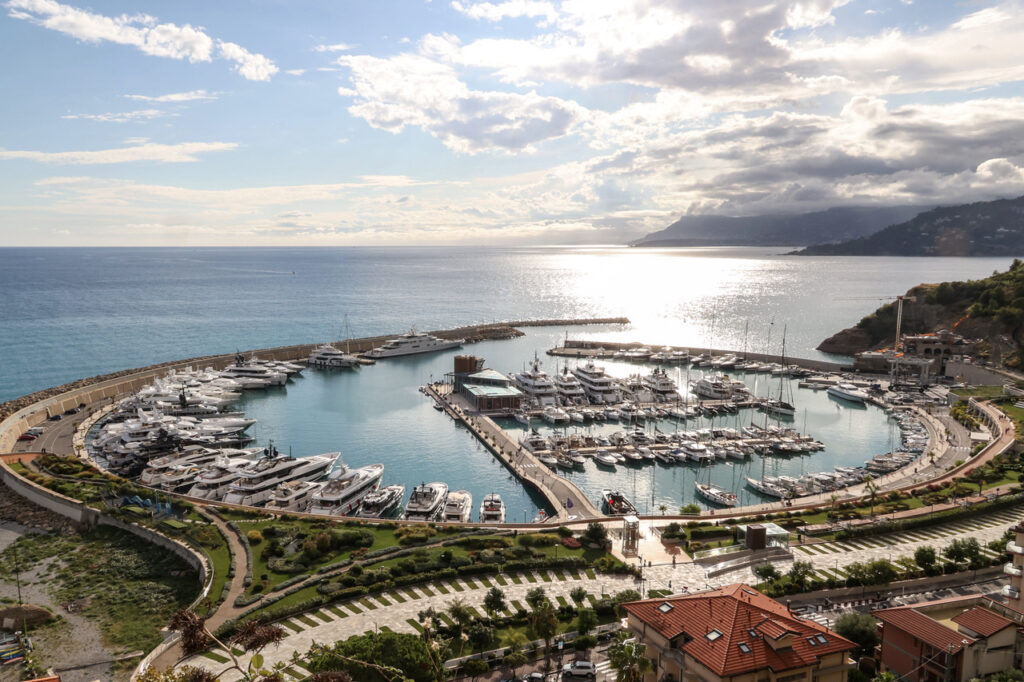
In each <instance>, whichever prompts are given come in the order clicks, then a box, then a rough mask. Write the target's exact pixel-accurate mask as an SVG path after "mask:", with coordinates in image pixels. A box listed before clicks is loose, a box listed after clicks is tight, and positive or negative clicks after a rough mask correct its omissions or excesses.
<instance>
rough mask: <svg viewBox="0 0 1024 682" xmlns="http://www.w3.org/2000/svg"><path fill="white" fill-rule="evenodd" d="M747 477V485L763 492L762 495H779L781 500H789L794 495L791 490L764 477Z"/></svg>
mask: <svg viewBox="0 0 1024 682" xmlns="http://www.w3.org/2000/svg"><path fill="white" fill-rule="evenodd" d="M746 478H747V485H748V486H750V487H751V488H753V489H754V490H756V491H757V492H759V493H761V494H762V495H767V496H768V497H777V498H779V499H781V500H787V499H789V498H790V497H792V496H793V493H792V492H791V491H789V490H787V489H785V488H783V487H782V486H779V485H776V484H774V483H769V482H768V481H765V480H763V479H757V478H753V477H751V476H747V477H746Z"/></svg>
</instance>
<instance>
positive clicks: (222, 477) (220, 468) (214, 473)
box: [188, 455, 252, 500]
mask: <svg viewBox="0 0 1024 682" xmlns="http://www.w3.org/2000/svg"><path fill="white" fill-rule="evenodd" d="M249 464H252V460H251V459H248V458H241V457H235V458H228V457H225V456H223V455H222V456H220V457H218V458H217V459H216V460H215V461H214V462H213V464H210V465H207V466H206V468H203V469H200V470H199V473H198V474H196V476H195V477H194V481H195V482H194V483H193V485H192V487H191V488H189V490H188V496H189V497H198V498H202V499H204V500H219V499H221V498H222V497H224V495H225V493H227V490H228V486H229V485H231V484H232V483H234V482H235V481H236V480H237V479H238V477H239V476H240V475H241V471H242V468H243V467H245V466H247V465H249Z"/></svg>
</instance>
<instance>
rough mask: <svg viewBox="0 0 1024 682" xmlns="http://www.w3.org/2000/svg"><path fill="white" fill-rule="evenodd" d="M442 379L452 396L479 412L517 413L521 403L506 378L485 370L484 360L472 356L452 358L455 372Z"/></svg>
mask: <svg viewBox="0 0 1024 682" xmlns="http://www.w3.org/2000/svg"><path fill="white" fill-rule="evenodd" d="M446 378H447V379H448V380H449V381H450V383H451V384H452V390H453V391H454V392H455V393H457V394H459V395H461V396H462V397H463V398H465V399H466V400H467V401H468V402H469V404H470V405H471V406H472V407H473V408H474V409H476V410H479V411H481V412H484V411H486V412H490V411H494V410H518V409H519V406H520V404H521V402H522V400H523V392H522V391H520V390H519V389H518V388H516V387H515V385H514V381H513V380H512V379H511V378H510V377H507V376H505V375H504V374H502V373H501V372H499V371H497V370H494V369H487V368H485V367H484V359H483V358H478V357H475V356H473V355H457V356H455V369H454V371H453V372H451V373H450V374H448V375H447V376H446Z"/></svg>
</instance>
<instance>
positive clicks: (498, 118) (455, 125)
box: [338, 54, 586, 153]
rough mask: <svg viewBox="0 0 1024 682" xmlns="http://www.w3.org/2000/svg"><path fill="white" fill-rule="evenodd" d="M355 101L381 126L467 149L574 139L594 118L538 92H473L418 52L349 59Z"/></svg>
mask: <svg viewBox="0 0 1024 682" xmlns="http://www.w3.org/2000/svg"><path fill="white" fill-rule="evenodd" d="M338 63H339V64H341V65H342V66H346V67H348V68H349V69H350V70H351V81H352V87H351V88H341V89H339V94H341V95H345V96H355V97H356V102H355V103H353V104H352V105H351V106H350V107H349V109H348V110H349V113H351V114H352V115H354V116H358V117H360V118H363V119H365V120H366V121H367V122H368V123H369V124H370V125H372V126H374V127H375V128H381V129H383V130H387V131H389V132H393V133H398V132H401V131H402V130H403V129H404V128H405V127H406V126H407V125H411V126H417V127H419V128H422V129H423V130H425V131H427V132H428V133H430V134H431V135H433V136H435V137H437V138H438V139H439V140H441V141H442V142H443V143H444V144H445V146H447V147H449V148H451V149H454V150H456V151H459V152H469V153H475V152H480V151H485V150H504V151H523V150H527V151H529V150H532V149H533V147H534V145H536V144H538V143H540V142H543V141H545V140H551V139H554V138H558V137H562V136H564V135H567V134H569V133H570V132H571V131H572V129H573V127H574V126H575V125H576V124H577V122H578V121H579V120H580V119H581V118H583V117H584V116H585V115H586V109H584V108H583V107H581V106H580V105H578V104H576V103H575V102H572V101H569V100H564V99H560V98H557V97H545V96H541V95H538V94H537V93H536V92H528V93H514V92H498V91H479V90H472V89H470V88H469V87H468V86H467V85H466V84H465V83H464V82H463V81H461V80H460V79H459V78H458V76H457V74H456V73H455V70H454V69H452V68H451V67H450V66H447V65H444V64H439V63H438V62H435V61H432V60H430V59H427V58H425V57H421V56H418V55H408V54H404V55H398V56H396V57H391V58H388V59H381V58H377V57H370V56H345V57H340V58H339V59H338Z"/></svg>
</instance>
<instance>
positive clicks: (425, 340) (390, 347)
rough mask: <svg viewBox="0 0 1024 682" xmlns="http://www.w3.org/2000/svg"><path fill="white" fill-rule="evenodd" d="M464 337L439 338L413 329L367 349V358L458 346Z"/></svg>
mask: <svg viewBox="0 0 1024 682" xmlns="http://www.w3.org/2000/svg"><path fill="white" fill-rule="evenodd" d="M463 342H464V339H451V340H449V339H441V338H438V337H436V336H432V335H431V334H427V333H425V332H418V331H416V330H415V329H412V330H410V331H409V332H408V333H407V334H402V335H401V336H399V337H398V338H395V339H391V340H390V341H388V342H387V343H385V344H384V345H383V346H380V347H379V348H374V349H373V350H371V351H367V353H366V357H368V358H393V357H397V356H399V355H416V354H418V353H433V352H434V351H438V350H448V349H449V348H458V347H459V346H461V345H462V344H463Z"/></svg>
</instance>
